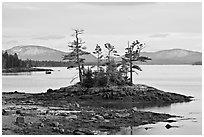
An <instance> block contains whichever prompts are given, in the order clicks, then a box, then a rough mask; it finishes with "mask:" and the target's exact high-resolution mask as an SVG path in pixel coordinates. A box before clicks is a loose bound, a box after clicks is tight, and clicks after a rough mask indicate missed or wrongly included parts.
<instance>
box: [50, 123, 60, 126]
mask: <svg viewBox="0 0 204 137" xmlns="http://www.w3.org/2000/svg"><path fill="white" fill-rule="evenodd" d="M59 125H60V123H59V122H53V123H52V124H51V126H53V127H58V126H59Z"/></svg>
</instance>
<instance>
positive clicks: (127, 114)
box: [116, 113, 130, 118]
mask: <svg viewBox="0 0 204 137" xmlns="http://www.w3.org/2000/svg"><path fill="white" fill-rule="evenodd" d="M116 116H117V117H118V118H126V117H129V116H130V114H129V113H124V114H120V113H116Z"/></svg>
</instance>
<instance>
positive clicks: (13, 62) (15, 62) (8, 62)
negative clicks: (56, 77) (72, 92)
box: [2, 51, 70, 69]
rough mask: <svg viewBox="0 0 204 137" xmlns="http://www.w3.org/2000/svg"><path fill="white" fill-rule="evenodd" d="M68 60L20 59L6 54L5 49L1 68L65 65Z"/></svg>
mask: <svg viewBox="0 0 204 137" xmlns="http://www.w3.org/2000/svg"><path fill="white" fill-rule="evenodd" d="M69 64H70V62H63V61H34V60H30V59H27V60H21V59H19V58H18V55H17V54H16V53H15V54H14V55H12V54H8V53H7V51H6V52H4V53H2V68H3V69H9V68H30V67H66V66H68V65H69Z"/></svg>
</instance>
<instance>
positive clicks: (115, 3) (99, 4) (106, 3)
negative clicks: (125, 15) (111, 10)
mask: <svg viewBox="0 0 204 137" xmlns="http://www.w3.org/2000/svg"><path fill="white" fill-rule="evenodd" d="M81 3H82V4H89V5H97V6H140V5H147V4H155V3H156V2H81Z"/></svg>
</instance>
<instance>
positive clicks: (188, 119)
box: [2, 65, 202, 135]
mask: <svg viewBox="0 0 204 137" xmlns="http://www.w3.org/2000/svg"><path fill="white" fill-rule="evenodd" d="M141 68H142V69H143V71H142V72H139V75H137V74H134V83H137V84H145V85H148V86H152V87H155V88H158V89H161V90H164V91H168V92H175V93H180V94H183V95H188V96H193V97H194V100H193V101H191V102H188V103H176V104H172V105H170V106H163V107H149V108H142V109H139V110H141V111H152V112H159V113H168V114H172V115H178V116H183V118H178V119H176V120H177V122H174V123H170V125H172V126H174V127H173V128H170V129H166V128H165V125H166V124H167V123H166V122H158V123H156V124H149V125H144V126H139V127H132V128H131V127H121V131H120V132H118V133H116V134H125V135H127V134H139V135H201V134H202V66H197V65H196V66H193V65H141ZM51 69H53V70H54V71H53V72H52V74H45V72H23V73H6V74H5V73H3V74H2V91H3V92H8V91H19V92H26V93H39V92H46V91H47V89H49V88H51V89H59V88H60V87H65V86H68V85H71V84H74V83H76V82H77V80H78V78H76V79H75V80H74V81H73V82H72V83H70V81H71V80H72V79H73V78H74V77H77V76H78V73H77V70H75V69H70V70H68V69H66V68H65V67H54V68H51Z"/></svg>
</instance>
